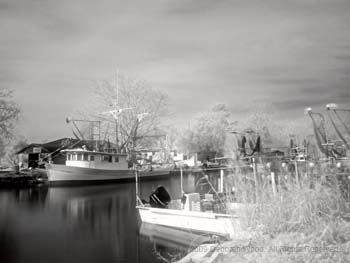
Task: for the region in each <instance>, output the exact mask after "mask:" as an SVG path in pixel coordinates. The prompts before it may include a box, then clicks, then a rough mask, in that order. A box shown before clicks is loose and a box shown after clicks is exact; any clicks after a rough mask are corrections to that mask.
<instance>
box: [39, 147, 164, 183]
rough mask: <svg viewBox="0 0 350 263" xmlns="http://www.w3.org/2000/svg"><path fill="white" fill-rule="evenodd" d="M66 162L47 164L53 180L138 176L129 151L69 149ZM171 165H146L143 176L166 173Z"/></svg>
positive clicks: (142, 171)
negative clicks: (163, 166)
mask: <svg viewBox="0 0 350 263" xmlns="http://www.w3.org/2000/svg"><path fill="white" fill-rule="evenodd" d="M62 152H63V153H65V155H66V162H65V164H64V165H62V164H50V163H49V164H47V165H46V170H47V177H48V181H49V183H50V184H58V183H74V182H75V183H84V182H85V183H92V182H104V181H108V182H109V181H121V180H134V177H135V175H134V174H135V172H134V169H133V168H128V160H127V154H123V153H113V152H98V151H90V150H87V149H83V148H76V149H66V150H63V151H62ZM170 170H171V169H170V168H157V169H142V170H140V171H139V176H140V177H155V176H166V175H169V174H170Z"/></svg>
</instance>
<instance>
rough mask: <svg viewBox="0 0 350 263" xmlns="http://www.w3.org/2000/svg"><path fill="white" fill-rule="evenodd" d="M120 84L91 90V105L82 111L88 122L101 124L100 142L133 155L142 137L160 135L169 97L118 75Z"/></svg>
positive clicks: (143, 82)
mask: <svg viewBox="0 0 350 263" xmlns="http://www.w3.org/2000/svg"><path fill="white" fill-rule="evenodd" d="M116 82H117V83H110V82H108V81H102V82H99V83H97V84H96V85H95V86H94V87H93V90H92V98H91V103H89V105H88V107H85V108H84V109H80V110H79V113H80V115H82V116H83V117H84V118H86V119H94V120H100V121H101V124H102V125H101V131H102V132H101V139H102V140H110V141H113V142H116V143H117V147H118V148H119V149H120V150H125V151H127V152H129V151H131V149H133V148H134V147H135V145H136V143H137V141H138V140H139V139H141V138H143V137H147V136H152V135H155V136H157V135H159V133H160V131H161V122H162V118H163V117H165V115H166V112H167V104H168V97H167V96H166V95H165V94H164V93H163V92H162V91H160V90H156V89H153V88H151V87H149V86H148V85H147V83H146V82H145V81H141V80H138V79H135V78H131V77H127V76H125V75H118V77H117V81H116Z"/></svg>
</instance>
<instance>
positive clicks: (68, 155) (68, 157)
mask: <svg viewBox="0 0 350 263" xmlns="http://www.w3.org/2000/svg"><path fill="white" fill-rule="evenodd" d="M69 160H70V154H69V153H68V154H67V161H69Z"/></svg>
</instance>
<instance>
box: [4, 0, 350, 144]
mask: <svg viewBox="0 0 350 263" xmlns="http://www.w3.org/2000/svg"><path fill="white" fill-rule="evenodd" d="M349 11H350V6H349V2H348V1H343V0H336V1H326V0H317V1H316V0H303V1H302V0H297V1H295V0H294V1H289V0H286V1H277V0H267V1H258V0H256V1H254V0H253V1H226V0H224V1H211V0H187V1H182V0H180V1H170V0H155V1H151V2H150V1H147V2H146V1H112V0H111V1H99V2H98V3H96V2H95V1H79V0H77V1H73V2H72V1H65V0H62V1H39V0H36V1H34V0H33V1H29V0H26V1H20V0H19V1H10V0H8V1H5V0H3V1H2V2H1V4H0V30H1V32H2V35H1V37H0V58H1V60H0V85H1V86H6V87H10V88H13V89H15V90H16V99H17V100H18V101H19V103H20V104H22V107H23V111H24V113H26V114H25V118H24V120H23V122H22V125H23V130H24V131H25V133H26V134H28V136H29V137H33V138H34V137H40V136H41V135H43V134H45V137H50V136H51V135H52V136H59V135H60V134H61V136H69V135H67V134H63V133H64V132H66V130H65V129H64V128H61V127H62V126H64V124H62V122H61V119H62V117H64V115H65V114H67V113H69V112H72V111H73V110H74V109H76V108H77V106H78V105H79V104H81V103H84V101H86V100H87V96H88V92H87V91H88V89H89V88H90V87H91V86H92V85H93V82H94V81H96V80H97V81H98V80H104V79H107V80H110V79H113V77H114V74H115V71H116V69H117V68H119V69H121V70H122V71H124V72H125V73H126V74H131V75H136V76H139V77H140V78H143V79H145V80H146V81H148V82H149V83H150V84H151V85H152V86H154V87H155V88H159V89H162V90H164V91H166V92H167V93H168V94H169V96H170V98H171V99H172V103H171V107H172V111H173V112H174V114H175V115H177V117H178V118H184V116H186V117H190V115H191V114H192V113H195V112H196V111H201V110H205V109H207V108H209V107H210V106H211V105H213V104H215V103H216V102H225V103H227V104H229V105H232V106H233V107H235V108H236V109H237V115H238V114H240V112H241V111H244V110H247V111H248V110H249V107H250V106H251V105H254V104H256V103H269V104H273V105H275V107H276V108H277V109H278V111H279V112H281V114H283V113H284V114H285V115H286V116H287V117H288V118H289V119H297V118H299V117H300V113H299V112H301V111H302V110H303V107H304V104H307V103H308V102H309V103H312V104H315V105H316V104H323V103H324V102H326V100H327V99H330V98H332V99H334V100H337V101H340V103H346V101H349V99H350V95H349V92H348V90H349V87H348V83H349V79H348V76H349V72H350V65H349V63H348V62H349V54H350V48H349V45H348V43H349V42H350V35H349V28H348V26H347V25H348V24H349V15H348V14H349ZM337 101H334V102H337ZM53 120H56V122H55V121H53ZM39 121H42V122H43V123H54V124H53V126H54V127H55V131H53V129H51V128H50V129H49V128H45V127H44V126H43V127H42V128H41V129H40V130H37V129H35V126H33V125H32V123H38V122H39ZM47 134H49V135H47Z"/></svg>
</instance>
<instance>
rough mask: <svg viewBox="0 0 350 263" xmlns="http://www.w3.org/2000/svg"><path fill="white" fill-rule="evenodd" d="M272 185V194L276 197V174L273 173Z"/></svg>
mask: <svg viewBox="0 0 350 263" xmlns="http://www.w3.org/2000/svg"><path fill="white" fill-rule="evenodd" d="M271 185H272V193H273V195H274V196H276V182H275V173H274V172H271Z"/></svg>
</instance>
